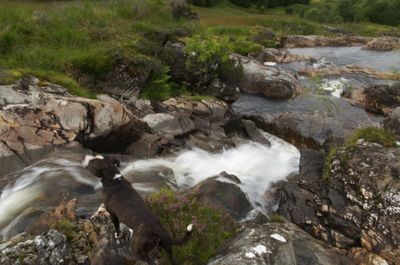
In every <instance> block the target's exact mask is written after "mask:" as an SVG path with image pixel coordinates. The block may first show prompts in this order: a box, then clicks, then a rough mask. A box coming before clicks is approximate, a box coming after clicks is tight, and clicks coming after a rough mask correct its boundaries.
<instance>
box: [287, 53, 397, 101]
mask: <svg viewBox="0 0 400 265" xmlns="http://www.w3.org/2000/svg"><path fill="white" fill-rule="evenodd" d="M289 51H290V52H291V53H292V54H296V55H303V56H310V57H313V58H315V59H316V60H317V61H316V62H295V63H289V64H279V65H280V66H281V67H283V68H285V69H288V70H291V71H294V72H297V71H299V70H300V69H304V68H306V67H313V68H324V67H330V66H339V67H340V66H349V65H358V66H362V67H367V68H372V69H374V70H376V71H378V72H394V73H398V72H400V50H395V51H390V52H377V51H368V50H362V49H361V47H360V46H354V47H312V48H293V49H289ZM301 82H302V83H303V85H304V86H305V87H307V88H311V89H313V90H314V91H316V90H319V91H318V92H319V93H320V92H321V91H325V92H327V93H329V94H331V95H332V96H335V97H340V95H341V92H342V91H343V90H344V89H346V88H358V87H365V86H368V85H376V84H389V83H393V81H391V80H382V79H376V78H372V77H368V76H366V75H363V74H344V75H341V76H330V77H326V78H323V79H321V80H319V79H317V80H316V79H310V78H305V77H301Z"/></svg>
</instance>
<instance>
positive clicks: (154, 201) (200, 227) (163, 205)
mask: <svg viewBox="0 0 400 265" xmlns="http://www.w3.org/2000/svg"><path fill="white" fill-rule="evenodd" d="M147 203H148V205H149V206H150V208H151V209H152V210H153V211H154V212H155V213H156V214H157V216H158V217H159V218H160V219H161V222H162V223H163V225H165V226H166V228H167V229H168V230H169V231H170V232H171V234H172V236H173V237H175V238H180V237H182V236H183V235H184V233H185V231H186V227H187V225H188V224H190V223H192V224H193V226H194V227H193V234H192V237H191V239H190V240H189V242H187V243H186V244H185V245H183V246H180V247H175V248H174V256H175V257H176V259H177V261H178V263H179V264H199V265H200V264H206V263H207V261H208V259H209V258H211V257H212V256H213V255H214V254H215V252H216V250H217V248H218V247H219V246H220V245H221V244H222V243H224V242H225V241H226V240H227V239H228V238H230V237H232V236H233V235H235V233H236V231H237V225H236V223H235V222H234V221H233V220H232V219H231V218H230V217H229V216H228V215H226V214H225V213H223V212H221V210H218V209H216V208H213V207H211V206H209V205H206V204H204V203H201V202H199V201H198V200H197V199H196V197H195V193H186V194H184V195H180V194H175V193H174V192H173V191H171V190H168V189H163V190H161V191H160V192H158V193H155V194H153V195H151V196H150V197H149V198H147ZM163 261H164V262H165V264H167V261H166V256H165V255H163ZM162 264H164V263H162Z"/></svg>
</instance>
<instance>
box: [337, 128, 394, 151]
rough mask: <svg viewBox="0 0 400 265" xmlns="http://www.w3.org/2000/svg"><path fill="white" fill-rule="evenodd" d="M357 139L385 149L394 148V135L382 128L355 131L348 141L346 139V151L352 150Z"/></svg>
mask: <svg viewBox="0 0 400 265" xmlns="http://www.w3.org/2000/svg"><path fill="white" fill-rule="evenodd" d="M359 139H364V140H365V141H366V142H372V143H377V144H380V145H383V146H386V147H395V146H396V135H395V134H394V133H393V132H391V131H389V130H386V129H384V128H374V127H368V128H361V129H357V130H356V131H355V132H354V133H353V135H352V136H351V137H349V139H347V141H346V144H345V147H346V149H352V148H353V147H354V146H356V145H357V141H358V140H359Z"/></svg>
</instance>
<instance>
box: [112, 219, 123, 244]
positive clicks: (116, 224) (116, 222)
mask: <svg viewBox="0 0 400 265" xmlns="http://www.w3.org/2000/svg"><path fill="white" fill-rule="evenodd" d="M110 217H111V222H112V223H113V224H114V228H115V238H116V239H120V238H122V233H121V230H120V228H119V219H118V217H117V216H116V215H115V214H113V213H110Z"/></svg>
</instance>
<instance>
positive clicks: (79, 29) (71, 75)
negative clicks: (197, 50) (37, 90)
mask: <svg viewBox="0 0 400 265" xmlns="http://www.w3.org/2000/svg"><path fill="white" fill-rule="evenodd" d="M0 5H1V9H0V25H1V28H0V47H1V48H0V65H1V66H2V72H6V73H7V72H9V71H13V70H15V69H25V71H24V72H29V73H34V74H37V73H39V74H40V75H41V76H44V77H45V79H46V80H49V81H51V80H52V79H55V80H56V81H61V82H62V83H63V85H67V86H68V88H69V89H71V92H73V93H74V94H78V95H79V94H80V95H81V96H89V97H92V95H91V94H90V93H89V94H87V92H80V90H82V88H83V87H95V84H96V82H97V81H99V80H101V79H102V78H104V77H105V75H106V74H107V73H108V72H109V71H110V70H111V69H112V68H113V66H114V65H115V63H118V62H120V61H121V60H124V58H128V60H127V61H128V63H130V61H131V60H129V59H130V58H137V55H142V56H143V57H152V56H154V54H150V53H152V52H154V50H157V49H160V47H159V46H160V45H161V44H159V40H158V39H156V38H157V37H158V36H164V37H165V36H167V37H168V36H172V35H177V34H178V35H179V34H181V33H177V32H190V30H191V29H190V28H191V23H190V22H188V21H186V20H185V19H174V18H173V17H172V14H171V12H170V9H169V7H168V3H167V1H161V0H115V1H112V0H104V1H65V2H64V1H63V2H59V1H54V2H53V1H51V2H48V1H46V2H41V1H11V0H0ZM142 43H146V44H147V45H142ZM148 47H153V48H154V49H152V50H151V51H148V50H145V48H148ZM121 58H122V59H121ZM136 65H137V64H135V66H136ZM146 66H147V64H146ZM140 70H141V69H139V72H140ZM150 71H151V69H150ZM1 75H4V74H0V76H1ZM6 81H9V80H6Z"/></svg>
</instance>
